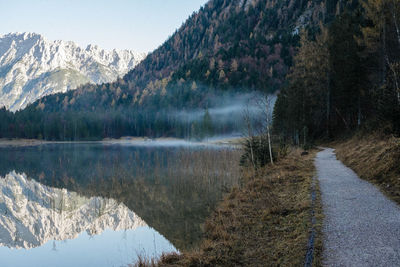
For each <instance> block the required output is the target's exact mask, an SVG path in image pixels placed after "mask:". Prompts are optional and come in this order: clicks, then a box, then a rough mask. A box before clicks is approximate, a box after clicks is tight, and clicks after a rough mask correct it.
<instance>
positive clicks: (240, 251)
mask: <svg viewBox="0 0 400 267" xmlns="http://www.w3.org/2000/svg"><path fill="white" fill-rule="evenodd" d="M314 156H315V152H313V153H310V154H309V155H306V156H301V155H300V151H293V152H291V153H290V154H289V155H288V156H287V157H286V158H284V159H282V160H280V161H279V162H278V163H277V164H275V165H274V166H267V167H265V168H263V169H260V170H258V171H256V172H255V171H250V170H246V171H244V172H243V179H242V185H241V186H240V188H234V189H233V190H232V191H231V192H230V193H229V194H228V195H227V196H226V198H225V199H224V200H223V201H222V202H221V203H220V204H219V206H218V208H217V209H216V210H215V211H214V213H213V215H212V216H211V217H210V218H209V220H208V221H207V222H206V223H205V225H204V230H205V237H204V239H203V241H202V243H201V245H200V247H199V248H198V249H197V250H195V251H190V252H182V253H181V254H180V255H176V254H173V255H165V256H163V257H162V258H161V260H160V261H159V262H158V263H153V264H144V265H143V266H145V265H158V266H216V265H217V266H218V265H219V266H300V265H304V260H305V255H306V253H307V244H308V239H309V235H310V230H311V228H312V223H311V210H312V202H311V196H310V192H311V187H312V180H313V176H314V171H315V170H314V164H313V158H314ZM316 188H318V186H316ZM319 203H320V202H319V194H317V204H316V207H315V210H316V216H317V225H316V230H317V235H316V236H317V239H316V241H315V250H314V266H319V265H320V258H321V250H322V249H321V248H322V241H321V239H320V237H321V235H320V234H319V232H320V224H318V222H319V223H320V222H321V221H322V220H321V207H320V204H319Z"/></svg>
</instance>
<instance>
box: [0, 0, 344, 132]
mask: <svg viewBox="0 0 400 267" xmlns="http://www.w3.org/2000/svg"><path fill="white" fill-rule="evenodd" d="M340 3H341V1H339V0H315V1H305V0H283V1H276V0H267V1H261V0H233V1H227V0H211V1H209V2H208V3H207V4H206V5H205V6H204V7H202V8H201V9H200V10H199V11H198V12H197V13H194V14H193V15H192V16H191V17H190V18H189V19H188V20H187V21H186V22H185V23H184V24H183V25H182V26H181V28H180V29H179V30H177V31H176V32H175V33H174V34H173V35H172V36H171V37H170V38H169V39H168V40H167V41H166V42H165V43H164V44H163V45H161V46H160V47H159V48H158V49H156V50H155V51H154V52H153V53H151V54H149V55H148V56H147V57H146V59H145V60H144V61H142V62H141V63H140V64H139V65H138V66H136V67H135V68H134V69H133V70H132V71H131V72H129V73H128V74H127V75H125V76H124V77H123V78H122V79H119V80H117V81H116V82H114V83H106V84H102V85H99V86H95V85H85V86H82V87H80V88H78V89H77V90H74V91H73V92H72V91H71V92H67V93H65V94H58V95H54V96H48V97H44V98H42V99H40V100H39V101H37V102H35V103H34V104H33V105H31V106H29V107H28V108H27V109H26V110H24V111H22V112H19V113H17V114H16V115H15V116H14V115H10V114H8V115H7V114H3V117H7V118H8V120H11V121H12V123H11V125H10V124H8V126H6V127H8V128H10V127H11V129H12V131H8V132H7V131H6V130H5V131H4V130H2V133H4V132H6V133H7V134H8V135H10V136H21V135H22V136H24V137H42V138H46V139H49V138H50V139H68V140H69V139H80V138H92V137H93V135H94V133H97V135H98V136H97V137H98V138H101V137H105V136H113V137H117V136H121V135H155V136H160V135H177V136H182V135H185V136H186V135H191V132H193V131H196V130H195V129H196V128H199V126H198V125H195V123H194V122H193V121H189V122H185V123H184V125H182V122H181V121H179V120H178V119H176V118H175V117H171V116H170V114H171V112H168V111H171V110H181V109H185V108H186V109H188V108H201V109H204V108H207V107H208V108H210V107H212V105H213V101H211V100H212V99H215V98H216V97H217V96H218V95H221V94H231V93H237V92H248V91H254V90H258V91H262V92H268V93H272V92H274V91H276V90H278V89H279V88H281V87H282V85H284V83H285V76H286V74H287V73H288V70H289V68H290V66H291V65H292V58H293V55H294V54H295V51H296V47H297V46H298V44H299V36H298V33H299V32H300V30H301V29H303V28H308V29H310V30H311V31H315V30H317V28H318V25H319V23H320V22H321V21H322V22H323V21H328V20H329V19H330V18H331V17H332V16H334V15H335V13H336V12H337V9H338V7H339V8H340ZM214 103H215V101H214ZM44 114H46V115H44ZM82 121H84V122H82ZM78 124H79V125H78ZM45 125H52V126H51V127H49V126H46V127H47V129H48V130H45V128H46V127H45ZM21 127H22V128H24V129H25V128H29V131H23V133H22V131H21V130H20V129H21ZM49 128H52V130H49ZM182 128H186V130H185V132H186V133H189V132H190V133H189V134H183V130H182ZM200 128H201V127H200ZM228 128H229V127H228ZM60 129H63V130H62V131H63V133H62V134H61V133H60V131H61V130H60ZM100 129H101V130H100ZM177 129H178V130H177ZM225 130H226V129H225ZM72 133H73V134H72ZM39 134H40V135H39Z"/></svg>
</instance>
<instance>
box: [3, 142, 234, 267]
mask: <svg viewBox="0 0 400 267" xmlns="http://www.w3.org/2000/svg"><path fill="white" fill-rule="evenodd" d="M239 157H240V151H238V150H236V149H234V148H232V147H226V146H225V147H224V146H217V145H208V146H207V145H200V144H189V143H184V142H172V143H171V142H166V143H157V142H143V143H129V142H125V143H122V144H121V143H119V144H107V143H87V144H84V143H81V144H76V143H75V144H73V143H71V144H46V145H41V146H31V147H2V148H0V259H1V260H0V265H1V266H127V265H128V264H134V263H135V262H136V261H137V259H138V257H139V256H140V257H159V256H160V255H161V254H162V253H165V252H179V251H180V250H183V249H189V248H191V247H194V246H196V245H197V244H198V243H199V241H200V238H201V235H202V230H201V229H202V228H201V227H202V224H203V223H204V221H205V219H206V218H207V216H209V215H210V212H211V211H212V209H213V208H214V207H215V205H216V204H217V202H218V201H219V200H220V199H221V198H222V197H223V193H224V192H226V191H227V190H229V188H231V187H232V186H233V185H235V184H237V182H238V173H239V170H238V169H237V168H238V167H237V165H238V164H237V163H238V161H239Z"/></svg>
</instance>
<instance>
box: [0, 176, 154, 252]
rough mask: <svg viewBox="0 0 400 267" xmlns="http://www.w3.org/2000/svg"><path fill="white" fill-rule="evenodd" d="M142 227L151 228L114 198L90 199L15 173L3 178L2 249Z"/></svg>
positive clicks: (0, 210)
mask: <svg viewBox="0 0 400 267" xmlns="http://www.w3.org/2000/svg"><path fill="white" fill-rule="evenodd" d="M142 226H147V225H146V223H145V222H144V221H143V220H142V219H141V218H140V217H139V216H137V215H136V214H135V213H134V212H132V211H131V210H129V209H128V208H127V207H126V206H125V205H124V204H122V203H118V202H117V201H115V200H113V199H105V198H101V197H92V198H86V197H83V196H80V195H79V194H77V193H75V192H69V191H67V190H66V189H58V188H52V187H48V186H45V185H42V184H40V183H38V182H36V181H34V180H29V179H27V177H26V175H25V174H17V173H16V172H14V171H13V172H11V173H9V174H7V175H6V176H5V177H0V246H7V247H10V248H25V249H29V248H34V247H38V246H41V245H43V244H45V243H47V242H48V241H50V240H67V239H74V238H76V237H78V235H79V234H80V233H82V232H83V231H86V232H87V233H88V234H89V235H99V234H101V233H102V232H103V231H104V230H106V229H112V230H114V231H119V230H129V229H132V230H134V229H136V228H138V227H142Z"/></svg>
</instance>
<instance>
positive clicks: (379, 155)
mask: <svg viewBox="0 0 400 267" xmlns="http://www.w3.org/2000/svg"><path fill="white" fill-rule="evenodd" d="M333 147H334V148H336V154H337V157H338V159H340V160H341V161H342V162H343V163H344V164H346V165H347V166H349V167H350V168H352V169H353V170H354V171H355V172H356V173H357V174H358V175H359V176H360V177H361V178H363V179H365V180H368V181H370V182H372V183H374V184H376V185H378V186H379V188H380V189H381V190H382V191H383V192H384V193H385V194H386V195H387V196H388V197H390V198H391V199H393V200H395V201H396V202H397V203H400V138H395V137H391V136H389V137H382V136H380V135H370V136H354V137H353V138H351V139H349V140H347V141H344V142H340V143H335V144H333Z"/></svg>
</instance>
